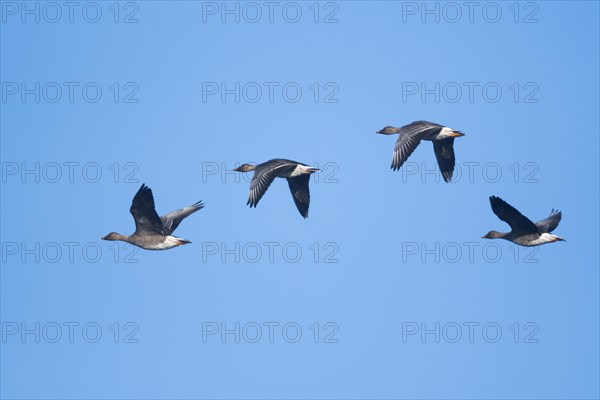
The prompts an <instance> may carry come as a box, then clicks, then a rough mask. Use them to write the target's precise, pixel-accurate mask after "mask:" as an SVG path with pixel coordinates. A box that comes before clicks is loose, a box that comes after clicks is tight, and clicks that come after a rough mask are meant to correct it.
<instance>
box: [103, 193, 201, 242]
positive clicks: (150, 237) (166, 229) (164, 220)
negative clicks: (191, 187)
mask: <svg viewBox="0 0 600 400" xmlns="http://www.w3.org/2000/svg"><path fill="white" fill-rule="evenodd" d="M202 208H204V205H203V204H202V202H201V201H199V202H197V203H194V204H192V205H191V206H189V207H184V208H180V209H179V210H175V211H171V212H170V213H168V214H165V215H163V216H161V217H159V216H158V214H157V213H156V209H155V206H154V196H153V195H152V189H150V188H149V187H148V186H146V185H145V184H142V186H141V187H140V189H139V190H138V191H137V193H136V194H135V196H134V197H133V201H132V202H131V208H130V209H129V212H131V215H133V220H134V222H135V232H134V233H133V234H132V235H121V234H119V233H116V232H111V233H109V234H108V235H106V236H104V237H103V238H102V240H120V241H123V242H127V243H131V244H133V245H135V246H138V247H141V248H142V249H146V250H167V249H171V248H173V247H176V246H181V245H184V244H188V243H191V242H190V241H189V240H185V239H182V238H178V237H176V236H172V235H171V234H172V233H173V232H174V231H175V229H177V227H178V226H179V224H180V223H181V221H183V219H184V218H186V217H188V216H189V215H191V214H193V213H195V212H196V211H198V210H200V209H202Z"/></svg>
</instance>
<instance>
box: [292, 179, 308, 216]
mask: <svg viewBox="0 0 600 400" xmlns="http://www.w3.org/2000/svg"><path fill="white" fill-rule="evenodd" d="M287 181H288V184H289V186H290V192H292V197H293V198H294V203H296V208H297V209H298V211H300V215H302V216H303V217H304V218H307V217H308V206H309V203H310V191H309V190H308V182H309V181H310V175H299V176H297V177H294V178H288V179H287Z"/></svg>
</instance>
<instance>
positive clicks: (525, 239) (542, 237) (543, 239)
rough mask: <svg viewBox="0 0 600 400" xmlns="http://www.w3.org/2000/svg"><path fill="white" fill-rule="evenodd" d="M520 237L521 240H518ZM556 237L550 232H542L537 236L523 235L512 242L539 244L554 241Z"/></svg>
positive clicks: (530, 244) (528, 244) (525, 244)
mask: <svg viewBox="0 0 600 400" xmlns="http://www.w3.org/2000/svg"><path fill="white" fill-rule="evenodd" d="M519 239H521V240H519ZM557 240H558V238H557V237H556V236H555V235H552V234H550V233H542V234H541V235H540V236H539V237H537V238H535V239H534V238H531V237H523V238H518V239H515V240H514V242H515V243H517V244H520V245H522V246H539V245H542V244H546V243H552V242H556V241H557Z"/></svg>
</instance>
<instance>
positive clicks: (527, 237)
mask: <svg viewBox="0 0 600 400" xmlns="http://www.w3.org/2000/svg"><path fill="white" fill-rule="evenodd" d="M490 204H491V206H492V211H494V214H496V215H497V216H498V218H500V219H501V220H502V221H504V222H506V223H507V224H508V225H510V229H511V231H510V232H508V233H502V232H497V231H490V232H488V233H487V234H486V235H485V236H482V238H484V239H498V238H500V239H506V240H509V241H511V242H513V243H516V244H518V245H521V246H539V245H541V244H546V243H553V242H558V241H563V242H564V241H565V239H563V238H561V237H558V236H556V235H553V234H551V233H550V232H552V231H553V230H554V229H556V227H557V226H558V224H559V222H560V219H561V217H562V213H561V212H560V211H558V210H556V211H555V210H554V209H552V211H551V212H550V215H549V216H548V218H546V219H543V220H541V221H538V222H536V223H535V224H534V223H533V222H531V220H530V219H529V218H527V217H526V216H524V215H523V214H521V213H520V212H519V211H518V210H517V209H516V208H514V207H513V206H511V205H510V204H508V203H507V202H505V201H504V200H502V199H501V198H500V197H496V196H491V197H490Z"/></svg>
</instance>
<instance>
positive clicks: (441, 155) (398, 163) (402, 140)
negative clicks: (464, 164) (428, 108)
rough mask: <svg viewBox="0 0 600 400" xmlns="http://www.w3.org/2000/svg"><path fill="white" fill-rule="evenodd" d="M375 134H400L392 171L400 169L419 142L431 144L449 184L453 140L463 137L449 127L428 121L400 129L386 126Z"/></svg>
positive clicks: (452, 160)
mask: <svg viewBox="0 0 600 400" xmlns="http://www.w3.org/2000/svg"><path fill="white" fill-rule="evenodd" d="M376 133H379V134H382V135H393V134H396V133H399V134H400V137H399V138H398V141H396V145H395V146H394V157H393V159H392V166H391V168H392V169H393V170H394V171H396V170H398V169H400V167H402V164H404V162H405V161H406V160H407V159H408V157H410V155H411V154H412V152H413V151H415V149H416V148H417V146H418V145H419V143H420V142H421V140H429V141H431V142H433V152H434V153H435V158H437V162H438V165H439V167H440V171H441V172H442V176H443V177H444V181H446V182H450V179H452V173H453V171H454V165H455V160H454V138H457V137H460V136H464V135H465V134H464V133H462V132H460V131H457V130H455V129H452V128H450V127H447V126H442V125H439V124H435V123H433V122H428V121H415V122H412V123H410V124H408V125H405V126H403V127H402V128H395V127H393V126H386V127H385V128H383V129H381V130H379V131H377V132H376Z"/></svg>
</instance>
